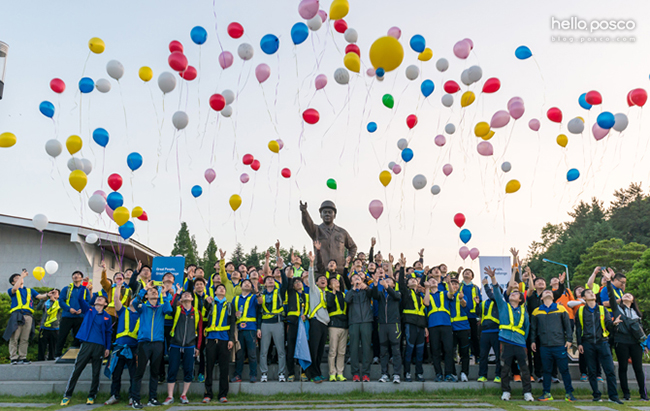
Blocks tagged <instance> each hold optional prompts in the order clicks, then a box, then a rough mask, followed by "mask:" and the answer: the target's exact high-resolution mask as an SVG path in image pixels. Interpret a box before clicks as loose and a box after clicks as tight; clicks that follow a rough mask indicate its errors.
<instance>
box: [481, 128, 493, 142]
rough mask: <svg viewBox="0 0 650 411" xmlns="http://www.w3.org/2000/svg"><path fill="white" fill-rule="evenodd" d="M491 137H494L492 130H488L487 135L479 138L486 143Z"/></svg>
mask: <svg viewBox="0 0 650 411" xmlns="http://www.w3.org/2000/svg"><path fill="white" fill-rule="evenodd" d="M492 137H494V130H490V132H489V133H487V134H486V135H484V136H483V137H481V138H482V139H483V140H485V141H488V140H489V139H491V138H492Z"/></svg>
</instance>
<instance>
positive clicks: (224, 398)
mask: <svg viewBox="0 0 650 411" xmlns="http://www.w3.org/2000/svg"><path fill="white" fill-rule="evenodd" d="M219 402H220V403H222V404H223V403H226V402H228V398H226V397H221V398H219Z"/></svg>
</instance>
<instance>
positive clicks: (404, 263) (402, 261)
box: [399, 253, 406, 266]
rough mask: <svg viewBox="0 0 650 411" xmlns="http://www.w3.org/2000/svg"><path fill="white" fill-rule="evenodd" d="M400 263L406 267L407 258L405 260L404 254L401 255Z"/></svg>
mask: <svg viewBox="0 0 650 411" xmlns="http://www.w3.org/2000/svg"><path fill="white" fill-rule="evenodd" d="M399 263H400V264H401V265H403V266H406V258H404V253H400V255H399Z"/></svg>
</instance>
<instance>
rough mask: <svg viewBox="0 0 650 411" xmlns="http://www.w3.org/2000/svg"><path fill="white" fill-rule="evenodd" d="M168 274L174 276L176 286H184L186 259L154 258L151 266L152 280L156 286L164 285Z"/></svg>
mask: <svg viewBox="0 0 650 411" xmlns="http://www.w3.org/2000/svg"><path fill="white" fill-rule="evenodd" d="M166 273H172V274H174V284H178V285H180V286H183V276H184V274H185V257H154V258H153V263H152V264H151V279H152V280H153V282H154V284H156V285H162V279H163V276H164V275H165V274H166Z"/></svg>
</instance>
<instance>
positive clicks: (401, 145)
mask: <svg viewBox="0 0 650 411" xmlns="http://www.w3.org/2000/svg"><path fill="white" fill-rule="evenodd" d="M408 146H409V142H408V140H407V139H405V138H400V139H399V140H398V141H397V148H399V149H400V150H404V149H405V148H406V147H408ZM390 169H391V170H392V169H393V167H391V168H390Z"/></svg>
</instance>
